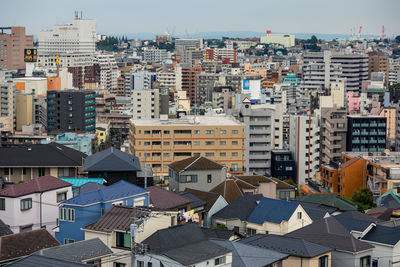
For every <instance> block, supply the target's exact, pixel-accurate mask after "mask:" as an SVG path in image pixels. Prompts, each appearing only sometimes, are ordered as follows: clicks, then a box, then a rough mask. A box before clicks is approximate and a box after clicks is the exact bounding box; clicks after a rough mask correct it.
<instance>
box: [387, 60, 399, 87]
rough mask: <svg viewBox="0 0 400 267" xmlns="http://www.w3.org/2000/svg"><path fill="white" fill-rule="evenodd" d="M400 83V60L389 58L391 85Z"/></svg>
mask: <svg viewBox="0 0 400 267" xmlns="http://www.w3.org/2000/svg"><path fill="white" fill-rule="evenodd" d="M395 83H400V59H393V58H389V84H395Z"/></svg>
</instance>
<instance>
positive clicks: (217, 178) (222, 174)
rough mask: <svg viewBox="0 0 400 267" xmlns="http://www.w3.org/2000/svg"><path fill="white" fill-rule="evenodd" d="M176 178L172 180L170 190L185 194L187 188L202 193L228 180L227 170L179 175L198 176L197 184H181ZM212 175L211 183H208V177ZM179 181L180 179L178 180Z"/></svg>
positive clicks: (194, 171)
mask: <svg viewBox="0 0 400 267" xmlns="http://www.w3.org/2000/svg"><path fill="white" fill-rule="evenodd" d="M173 173H174V176H173V177H171V178H170V180H169V181H170V190H171V191H173V192H183V191H185V189H186V188H192V189H196V190H200V191H207V192H208V191H210V190H211V189H213V188H214V187H216V186H217V185H219V184H220V183H222V182H223V181H224V180H225V179H226V169H225V168H221V169H220V170H189V171H183V172H181V173H179V176H181V175H197V183H181V182H179V180H178V182H177V181H176V179H175V175H176V172H175V171H174V172H173ZM208 175H211V183H208V181H207V176H208ZM178 179H179V178H178Z"/></svg>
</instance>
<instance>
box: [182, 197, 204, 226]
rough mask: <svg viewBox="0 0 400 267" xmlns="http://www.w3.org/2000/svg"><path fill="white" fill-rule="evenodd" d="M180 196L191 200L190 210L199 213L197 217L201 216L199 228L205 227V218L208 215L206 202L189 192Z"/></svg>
mask: <svg viewBox="0 0 400 267" xmlns="http://www.w3.org/2000/svg"><path fill="white" fill-rule="evenodd" d="M179 195H181V196H183V197H185V198H188V199H190V209H191V210H193V212H194V213H197V215H198V216H199V218H198V219H199V220H198V222H197V224H198V225H199V226H204V223H203V218H204V216H205V213H206V210H205V206H206V202H205V201H203V200H201V199H200V198H198V197H197V196H195V195H193V194H191V193H189V192H180V193H179Z"/></svg>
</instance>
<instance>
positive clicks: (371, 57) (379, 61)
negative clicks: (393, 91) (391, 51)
mask: <svg viewBox="0 0 400 267" xmlns="http://www.w3.org/2000/svg"><path fill="white" fill-rule="evenodd" d="M372 72H384V73H385V86H388V81H389V57H388V56H386V55H384V54H383V53H382V52H371V53H369V54H368V79H369V80H370V79H371V73H372Z"/></svg>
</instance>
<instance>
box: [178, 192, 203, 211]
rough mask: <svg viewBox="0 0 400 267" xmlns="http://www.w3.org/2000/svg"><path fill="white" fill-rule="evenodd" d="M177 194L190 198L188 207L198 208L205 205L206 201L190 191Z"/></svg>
mask: <svg viewBox="0 0 400 267" xmlns="http://www.w3.org/2000/svg"><path fill="white" fill-rule="evenodd" d="M179 195H181V196H184V197H186V198H188V199H190V200H191V202H190V208H191V209H195V208H200V207H204V206H205V205H206V202H205V201H203V200H201V199H200V198H198V197H197V196H195V195H193V194H192V193H189V192H181V193H179Z"/></svg>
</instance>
